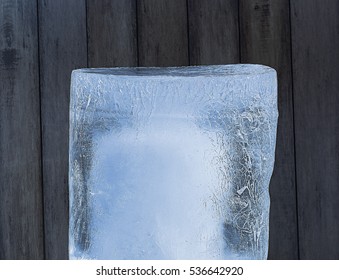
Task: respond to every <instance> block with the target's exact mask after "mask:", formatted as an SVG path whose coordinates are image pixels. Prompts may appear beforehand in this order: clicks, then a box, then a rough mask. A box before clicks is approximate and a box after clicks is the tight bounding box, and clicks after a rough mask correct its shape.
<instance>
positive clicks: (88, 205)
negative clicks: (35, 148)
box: [69, 65, 278, 259]
mask: <svg viewBox="0 0 339 280" xmlns="http://www.w3.org/2000/svg"><path fill="white" fill-rule="evenodd" d="M277 118H278V111H277V81H276V72H275V70H273V69H272V68H269V67H267V66H262V65H217V66H191V67H178V68H113V69H80V70H75V71H73V73H72V85H71V105H70V172H69V179H70V230H69V234H70V235H69V239H70V244H69V254H70V258H71V259H265V258H266V257H267V250H268V219H269V205H270V199H269V182H270V178H271V175H272V170H273V164H274V151H275V141H276V127H277Z"/></svg>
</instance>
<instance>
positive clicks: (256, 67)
mask: <svg viewBox="0 0 339 280" xmlns="http://www.w3.org/2000/svg"><path fill="white" fill-rule="evenodd" d="M73 74H88V75H108V76H120V77H124V76H125V77H224V76H257V75H262V74H274V75H275V74H276V71H275V70H274V69H273V68H271V67H269V66H266V65H261V64H225V65H197V66H176V67H114V68H82V69H76V70H73Z"/></svg>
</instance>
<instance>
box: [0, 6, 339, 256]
mask: <svg viewBox="0 0 339 280" xmlns="http://www.w3.org/2000/svg"><path fill="white" fill-rule="evenodd" d="M239 62H242V63H261V64H266V65H270V66H272V67H274V68H275V69H276V70H277V71H278V73H279V111H280V117H279V128H278V139H277V151H276V163H275V170H274V174H273V177H272V180H271V185H270V193H271V215H270V249H269V258H270V259H339V92H338V91H339V1H337V0H87V1H86V0H16V1H13V0H0V258H1V259H44V258H45V259H65V258H67V257H68V250H67V246H68V181H67V180H68V178H67V177H68V120H69V118H68V113H69V111H68V107H69V86H70V73H71V71H72V69H75V68H82V67H104V66H105V67H110V66H173V65H196V64H227V63H239Z"/></svg>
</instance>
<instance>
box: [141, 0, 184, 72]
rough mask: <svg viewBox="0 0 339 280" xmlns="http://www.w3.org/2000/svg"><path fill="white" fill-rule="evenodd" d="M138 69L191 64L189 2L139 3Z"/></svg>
mask: <svg viewBox="0 0 339 280" xmlns="http://www.w3.org/2000/svg"><path fill="white" fill-rule="evenodd" d="M137 4H138V5H137V17H138V46H139V47H138V53H139V55H138V56H139V66H182V65H188V64H189V55H188V35H187V5H186V0H171V1H167V0H138V1H137Z"/></svg>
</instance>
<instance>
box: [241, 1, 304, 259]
mask: <svg viewBox="0 0 339 280" xmlns="http://www.w3.org/2000/svg"><path fill="white" fill-rule="evenodd" d="M239 14H240V44H241V62H242V63H259V64H265V65H269V66H271V67H273V68H275V69H276V70H277V73H278V85H279V87H278V109H279V121H278V131H277V143H276V157H275V166H274V172H273V175H272V178H271V183H270V196H271V209H270V243H269V258H270V259H297V258H298V228H297V213H296V210H297V208H296V184H295V159H294V127H293V126H294V124H293V93H292V70H291V41H290V20H289V18H290V17H289V1H288V0H274V1H273V0H257V1H251V0H240V10H239Z"/></svg>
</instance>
